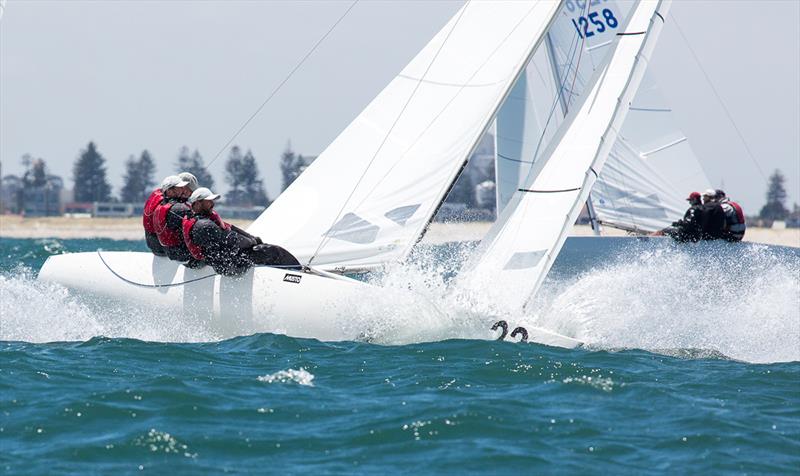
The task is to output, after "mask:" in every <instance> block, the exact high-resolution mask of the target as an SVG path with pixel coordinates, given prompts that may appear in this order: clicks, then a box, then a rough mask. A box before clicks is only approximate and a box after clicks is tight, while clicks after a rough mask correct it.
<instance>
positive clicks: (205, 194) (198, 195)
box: [186, 187, 220, 203]
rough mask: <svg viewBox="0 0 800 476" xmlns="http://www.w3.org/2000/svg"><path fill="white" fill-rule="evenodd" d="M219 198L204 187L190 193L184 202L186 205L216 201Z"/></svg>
mask: <svg viewBox="0 0 800 476" xmlns="http://www.w3.org/2000/svg"><path fill="white" fill-rule="evenodd" d="M219 197H220V195H219V194H216V193H214V192H212V191H211V190H209V189H207V188H205V187H200V188H198V189H197V190H195V191H194V192H192V195H191V196H190V197H189V199H188V200H186V203H194V202H199V201H200V200H216V199H218V198H219Z"/></svg>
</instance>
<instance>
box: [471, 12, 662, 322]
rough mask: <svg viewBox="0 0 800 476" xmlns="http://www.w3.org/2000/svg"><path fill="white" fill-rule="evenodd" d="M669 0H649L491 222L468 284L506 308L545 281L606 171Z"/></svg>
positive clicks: (618, 34)
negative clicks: (602, 174) (527, 175)
mask: <svg viewBox="0 0 800 476" xmlns="http://www.w3.org/2000/svg"><path fill="white" fill-rule="evenodd" d="M668 6H669V2H668V0H661V1H656V0H641V1H640V2H639V3H638V4H637V5H636V6H635V7H634V9H633V11H632V13H631V15H630V17H629V21H628V23H627V25H626V26H625V27H624V28H620V29H618V30H617V32H616V35H615V38H614V41H613V44H612V45H609V46H610V51H609V53H608V56H607V57H606V59H605V60H604V61H603V64H601V65H599V67H598V68H597V70H596V71H595V73H594V74H593V76H592V77H591V79H590V81H589V82H588V85H587V90H586V91H585V92H584V93H583V94H582V95H581V96H580V98H579V99H578V100H577V101H576V102H575V104H574V106H573V108H572V109H571V111H570V113H569V114H568V115H567V117H566V118H565V120H564V123H563V124H562V126H561V128H560V129H559V133H558V134H557V136H556V137H554V138H553V140H552V141H551V142H550V145H549V147H548V149H547V150H546V151H545V153H544V154H543V155H542V159H541V160H538V161H537V162H536V163H535V165H534V168H533V170H532V171H531V173H530V174H529V177H528V180H527V181H526V183H525V186H524V187H520V189H518V190H517V192H516V193H515V194H514V196H513V198H512V200H511V202H510V203H509V204H508V206H507V207H506V208H505V210H504V211H503V213H502V214H501V216H500V218H499V219H498V221H497V222H496V223H495V225H494V226H493V227H492V229H491V230H490V232H489V234H488V236H487V238H486V239H485V240H484V242H483V244H482V245H481V248H480V249H479V250H478V252H479V253H480V254H479V256H480V257H479V259H478V260H477V262H476V263H475V264H473V265H471V266H469V267H468V268H467V270H466V272H464V273H462V275H463V276H464V278H463V281H462V282H461V286H463V288H464V289H466V290H467V291H468V292H475V293H480V295H481V298H483V300H487V299H488V300H489V301H490V302H494V303H497V304H498V305H500V306H502V307H503V308H505V309H506V310H516V309H520V308H521V307H523V306H524V304H525V303H526V302H527V301H528V299H529V298H530V296H531V295H532V294H533V293H535V292H536V291H537V290H538V288H539V286H540V285H541V283H542V281H543V279H544V277H545V275H546V274H547V272H548V271H549V269H550V267H551V265H552V263H553V260H554V259H555V257H556V256H557V255H558V252H559V251H560V249H561V246H562V245H563V243H564V240H565V238H566V234H567V232H568V230H569V229H570V227H571V226H572V224H573V223H574V222H575V219H576V218H577V216H578V213H579V212H580V208H581V206H582V204H583V202H584V201H585V200H586V197H587V196H588V194H589V191H590V190H591V188H592V185H593V184H594V182H595V180H596V179H597V176H598V174H599V173H601V171H602V168H603V165H604V163H605V160H606V158H607V156H608V153H609V151H610V149H611V146H612V145H613V144H614V142H615V141H616V139H617V136H618V131H619V129H620V127H621V126H622V122H623V120H624V118H625V114H626V113H627V111H628V108H629V106H630V103H631V100H632V98H633V96H634V94H635V93H636V90H637V87H638V86H639V83H640V81H641V79H642V76H643V74H644V71H645V68H646V66H647V61H648V59H649V57H650V53H651V52H652V50H653V48H654V46H655V42H656V40H657V38H658V34H659V33H660V31H661V28H662V25H663V22H664V15H666V10H667V8H668Z"/></svg>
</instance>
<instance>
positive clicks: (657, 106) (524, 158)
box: [497, 1, 708, 231]
mask: <svg viewBox="0 0 800 476" xmlns="http://www.w3.org/2000/svg"><path fill="white" fill-rule="evenodd" d="M581 6H583V9H581V8H580V7H581ZM625 7H626V5H625V4H617V3H615V2H612V1H607V2H602V3H599V4H597V5H592V2H584V3H576V2H567V3H566V4H565V5H564V7H562V9H561V10H560V11H559V13H558V14H557V16H556V21H555V22H554V24H553V26H552V27H551V30H550V32H549V35H548V39H549V41H548V46H549V48H548V49H547V53H548V54H547V56H549V58H545V57H544V54H542V55H540V54H538V53H537V55H536V56H535V57H534V59H533V61H532V63H531V64H530V65H529V66H528V67H527V68H526V74H525V75H523V77H522V78H520V81H519V83H521V82H523V81H531V79H530V78H533V79H534V80H535V79H536V78H540V77H543V75H542V73H541V71H542V70H545V72H546V71H547V70H548V67H550V68H549V69H550V70H551V71H550V74H551V76H553V77H554V78H555V79H554V81H553V83H555V84H556V88H557V89H555V91H557V90H558V89H561V90H562V91H563V94H561V96H560V97H558V98H556V95H557V94H556V93H554V89H553V87H539V88H524V89H523V88H521V87H520V84H519V83H518V84H517V85H515V86H514V89H513V90H512V91H513V93H512V97H514V98H515V101H514V102H512V101H511V100H510V99H509V101H507V103H506V104H505V105H504V106H503V108H502V109H501V111H500V114H499V115H498V138H504V140H498V159H497V162H498V167H497V184H498V185H497V193H498V209H499V210H502V208H503V207H504V206H505V204H506V203H507V201H508V199H509V197H510V196H511V195H512V194H513V192H514V191H515V190H517V189H518V188H519V187H520V186H521V185H522V182H523V181H524V180H525V179H526V177H527V175H528V173H529V171H530V168H531V165H532V163H533V161H534V160H535V159H536V158H538V157H541V153H540V154H539V155H538V156H536V157H534V154H533V153H531V151H532V150H539V152H541V151H542V149H544V148H545V147H546V145H547V144H548V143H549V140H550V139H551V137H552V135H553V131H554V130H555V129H556V128H557V127H558V125H559V124H560V122H561V121H562V120H563V114H564V113H565V112H566V111H567V110H569V109H570V108H571V107H572V105H573V103H574V101H575V99H576V98H577V97H579V96H580V94H581V93H582V92H583V91H584V90H585V87H586V85H587V82H588V81H589V79H590V77H591V75H592V74H593V73H594V71H595V70H596V68H597V66H598V65H599V64H601V63H602V62H603V59H604V58H605V56H606V54H607V53H608V49H609V46H610V45H611V44H612V41H611V40H612V39H613V37H614V35H615V33H616V32H617V31H619V27H620V26H621V23H622V22H623V21H624V20H625V19H626V18H627V17H628V15H629V13H630V8H625ZM543 53H544V52H543ZM554 98H555V99H554ZM556 103H558V104H559V105H563V107H553V106H555V104H556ZM521 105H522V106H521ZM513 111H524V114H520V113H517V114H516V116H514V119H515V121H511V120H501V119H503V118H509V116H511V112H513ZM540 117H545V119H538V118H540ZM531 119H538V120H531ZM522 125H524V129H521V126H522ZM543 125H546V128H543V127H542V126H543ZM707 187H708V180H707V179H706V177H705V174H704V173H703V170H702V168H701V166H700V164H699V162H698V160H697V158H696V156H695V155H694V153H693V151H692V149H691V146H690V145H689V141H688V140H687V139H686V137H685V136H684V135H683V134H682V133H681V131H680V130H678V128H677V127H676V126H675V121H674V119H673V117H672V113H671V110H670V108H669V106H668V104H667V103H666V101H665V100H664V98H663V97H662V95H661V93H660V91H659V88H658V85H657V84H656V81H655V79H654V78H653V75H652V74H651V73H649V72H648V73H645V76H644V79H643V80H642V85H641V87H640V88H639V91H638V92H637V94H636V96H635V98H634V101H633V105H632V107H631V109H630V112H629V115H628V117H627V118H626V120H625V122H624V124H623V127H622V130H621V131H620V134H619V138H618V140H617V142H616V143H615V144H614V147H613V148H612V149H611V152H610V154H609V158H608V163H607V165H606V168H605V170H604V172H603V173H602V174H600V177H599V178H598V181H597V183H596V184H595V186H594V188H593V190H592V199H593V204H594V210H595V212H596V214H597V218H598V219H599V220H600V221H601V222H602V223H604V224H606V225H610V226H615V227H618V228H623V229H626V230H632V231H654V230H658V229H662V228H664V227H665V226H667V225H669V224H670V223H671V222H672V221H674V220H677V219H678V218H680V217H681V216H682V215H683V212H684V211H685V209H686V201H685V200H684V199H685V198H686V196H687V195H688V193H689V191H692V190H701V189H704V188H707Z"/></svg>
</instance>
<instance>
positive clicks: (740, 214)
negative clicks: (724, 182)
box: [728, 200, 745, 225]
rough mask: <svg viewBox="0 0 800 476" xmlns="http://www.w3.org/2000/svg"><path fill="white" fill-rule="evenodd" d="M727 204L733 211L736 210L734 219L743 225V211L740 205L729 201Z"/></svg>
mask: <svg viewBox="0 0 800 476" xmlns="http://www.w3.org/2000/svg"><path fill="white" fill-rule="evenodd" d="M728 203H729V204H730V206H732V207H733V209H734V210H736V219H737V220H739V224H740V225H744V224H745V223H744V211H743V210H742V207H741V205H739V204H738V203H736V202H733V201H731V200H728Z"/></svg>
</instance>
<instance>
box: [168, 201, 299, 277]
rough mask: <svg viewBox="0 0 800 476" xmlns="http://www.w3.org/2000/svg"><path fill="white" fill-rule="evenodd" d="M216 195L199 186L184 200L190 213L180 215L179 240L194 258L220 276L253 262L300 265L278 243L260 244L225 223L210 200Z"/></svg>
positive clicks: (237, 272)
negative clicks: (180, 229)
mask: <svg viewBox="0 0 800 476" xmlns="http://www.w3.org/2000/svg"><path fill="white" fill-rule="evenodd" d="M219 197H220V196H219V195H218V194H215V193H213V192H212V191H211V190H209V189H207V188H205V187H201V188H198V189H197V190H195V191H194V192H192V195H191V196H190V197H189V199H188V200H187V203H188V204H189V205H190V206H191V208H192V214H191V215H189V216H186V217H184V218H183V227H182V228H183V239H184V241H185V242H186V246H187V248H188V249H189V252H190V253H191V254H192V256H193V257H194V259H196V260H198V261H205V263H206V264H209V265H211V266H212V267H213V268H214V271H216V272H217V273H219V274H222V275H224V276H239V275H241V274H243V273H245V272H246V271H247V270H248V269H250V268H251V267H252V266H254V265H269V266H281V267H287V268H299V267H300V262H299V261H297V258H295V257H294V256H292V254H291V253H289V252H288V251H286V250H285V249H283V248H281V247H280V246H274V245H268V244H264V243H262V241H261V239H260V238H258V237H255V236H253V235H251V234H249V233H247V232H246V231H244V230H241V229H239V228H237V227H235V226H232V225H230V224H228V223H225V222H224V221H223V220H222V218H221V217H220V216H219V215H218V214H217V213H216V212H215V211H214V201H215V200H217V199H218V198H219Z"/></svg>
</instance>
